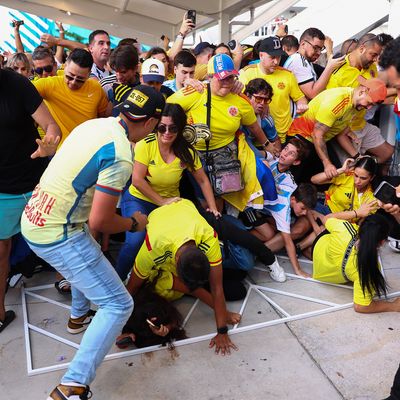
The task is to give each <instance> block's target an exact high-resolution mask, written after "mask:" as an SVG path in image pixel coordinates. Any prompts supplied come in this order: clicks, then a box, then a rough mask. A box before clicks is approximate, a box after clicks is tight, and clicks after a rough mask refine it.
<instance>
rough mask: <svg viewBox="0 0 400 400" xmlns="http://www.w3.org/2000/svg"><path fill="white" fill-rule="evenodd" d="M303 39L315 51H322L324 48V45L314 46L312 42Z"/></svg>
mask: <svg viewBox="0 0 400 400" xmlns="http://www.w3.org/2000/svg"><path fill="white" fill-rule="evenodd" d="M304 41H305V42H306V43H308V44H309V45H310V46H311V47H312V48H313V49H314V51H316V52H317V53H322V52H323V51H324V50H325V46H322V47H319V46H315V45H314V44H312V43H310V42H309V41H308V40H305V39H304Z"/></svg>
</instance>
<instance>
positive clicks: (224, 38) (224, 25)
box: [218, 13, 231, 44]
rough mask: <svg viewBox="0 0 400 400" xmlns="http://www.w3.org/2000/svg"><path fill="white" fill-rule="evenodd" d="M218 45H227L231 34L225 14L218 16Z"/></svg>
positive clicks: (227, 16)
mask: <svg viewBox="0 0 400 400" xmlns="http://www.w3.org/2000/svg"><path fill="white" fill-rule="evenodd" d="M218 30H219V32H218V33H219V43H225V44H227V43H228V42H229V41H230V40H231V32H230V29H229V15H228V14H226V13H220V14H219V20H218Z"/></svg>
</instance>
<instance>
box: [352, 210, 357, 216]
mask: <svg viewBox="0 0 400 400" xmlns="http://www.w3.org/2000/svg"><path fill="white" fill-rule="evenodd" d="M353 211H354V214H355V215H356V218H358V215H357V211H356V210H353Z"/></svg>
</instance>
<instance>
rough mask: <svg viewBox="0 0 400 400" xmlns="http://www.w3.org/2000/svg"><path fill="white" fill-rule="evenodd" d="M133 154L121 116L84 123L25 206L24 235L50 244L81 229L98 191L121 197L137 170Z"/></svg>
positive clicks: (58, 154)
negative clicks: (95, 192) (133, 170)
mask: <svg viewBox="0 0 400 400" xmlns="http://www.w3.org/2000/svg"><path fill="white" fill-rule="evenodd" d="M46 79H47V78H46ZM132 158H133V157H132V151H131V146H130V142H129V141H128V138H127V136H126V132H125V129H124V128H123V127H122V125H121V124H120V123H119V119H117V118H112V117H111V118H99V119H92V120H90V121H87V122H84V123H83V124H81V125H79V126H78V127H77V128H75V129H74V130H73V131H72V132H71V134H70V135H69V136H68V138H67V139H66V140H65V142H64V144H63V145H62V146H61V148H60V149H59V150H58V152H57V153H56V155H55V156H54V157H53V158H52V160H51V161H50V164H49V166H48V167H47V169H46V170H45V171H44V173H43V175H42V177H41V179H40V182H39V184H38V185H37V186H36V188H35V190H34V192H33V194H32V197H31V199H30V200H29V203H28V204H27V206H26V207H25V211H24V213H23V215H22V219H21V231H22V234H23V235H24V237H25V238H26V239H27V240H28V241H29V242H31V243H33V244H34V245H43V246H48V245H54V244H56V243H59V242H62V241H65V240H67V239H68V238H69V237H71V235H74V234H76V233H78V232H81V231H82V230H83V226H84V224H85V223H86V221H87V220H88V219H89V214H90V210H91V206H92V202H93V196H94V191H95V190H99V191H102V192H104V193H107V194H110V195H112V196H119V195H120V193H121V191H122V189H123V188H124V186H125V184H126V182H127V180H128V179H129V176H130V175H131V173H132V164H133V162H132Z"/></svg>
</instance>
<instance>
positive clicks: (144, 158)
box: [129, 133, 202, 203]
mask: <svg viewBox="0 0 400 400" xmlns="http://www.w3.org/2000/svg"><path fill="white" fill-rule="evenodd" d="M136 161H137V162H140V163H141V164H143V165H145V166H146V167H147V176H146V181H147V182H148V183H149V185H150V186H151V187H152V189H153V190H154V191H155V192H157V193H158V194H159V195H160V196H161V197H179V182H180V180H181V178H182V173H183V171H184V170H185V169H186V165H185V164H184V163H183V162H182V161H181V160H180V159H179V158H178V157H175V159H174V160H173V161H172V162H170V163H166V162H165V161H164V159H163V158H162V156H161V153H160V149H159V147H158V140H157V135H156V134H155V133H151V134H150V135H148V136H146V137H145V138H144V139H143V140H141V141H139V142H138V143H137V144H136V146H135V162H136ZM201 167H202V165H201V161H200V158H199V156H198V155H197V153H195V154H194V168H195V171H196V170H198V169H200V168H201ZM129 193H130V194H131V195H132V196H135V197H137V198H139V199H142V200H145V201H149V202H151V203H154V202H153V201H152V200H150V199H149V198H148V197H146V196H145V195H144V194H143V193H142V192H140V191H139V190H138V189H136V187H135V186H133V185H131V186H130V187H129Z"/></svg>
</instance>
